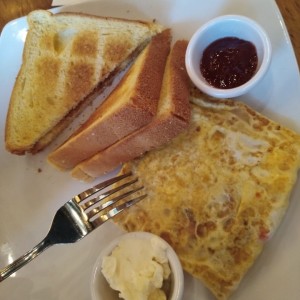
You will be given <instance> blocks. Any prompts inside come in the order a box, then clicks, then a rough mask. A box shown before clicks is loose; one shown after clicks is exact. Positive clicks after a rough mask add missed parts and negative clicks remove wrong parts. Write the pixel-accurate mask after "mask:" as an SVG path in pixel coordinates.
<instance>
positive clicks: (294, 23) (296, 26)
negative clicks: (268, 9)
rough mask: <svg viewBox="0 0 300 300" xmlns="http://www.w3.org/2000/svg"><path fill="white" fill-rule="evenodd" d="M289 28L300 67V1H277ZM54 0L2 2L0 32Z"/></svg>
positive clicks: (0, 4)
mask: <svg viewBox="0 0 300 300" xmlns="http://www.w3.org/2000/svg"><path fill="white" fill-rule="evenodd" d="M276 3H277V5H278V7H279V9H280V11H281V14H282V16H283V19H284V21H285V24H286V26H287V29H288V32H289V35H290V37H291V41H292V44H293V47H294V51H295V54H296V58H297V61H298V65H300V34H299V32H300V1H299V0H276ZM51 4H52V0H2V1H0V32H1V30H2V28H3V26H4V25H5V24H6V23H7V22H8V21H10V20H13V19H15V18H18V17H20V16H24V15H26V14H28V13H29V12H30V11H32V10H34V9H37V8H42V9H48V8H50V7H51Z"/></svg>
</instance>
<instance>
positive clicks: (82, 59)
mask: <svg viewBox="0 0 300 300" xmlns="http://www.w3.org/2000/svg"><path fill="white" fill-rule="evenodd" d="M28 24H29V31H28V35H27V38H26V42H25V46H24V52H23V62H22V66H21V69H20V71H19V74H18V77H17V80H16V82H15V86H14V89H13V92H12V96H11V100H10V105H9V110H8V114H7V121H6V129H5V143H6V149H7V150H8V151H10V152H12V153H15V154H24V153H25V152H36V151H38V150H41V149H43V148H44V147H45V146H46V145H47V144H49V143H50V142H51V141H52V140H53V139H54V138H55V137H56V135H57V134H59V133H60V132H61V131H62V130H63V129H64V128H65V127H66V126H67V125H68V124H69V122H70V121H72V120H73V118H74V117H76V116H77V114H78V113H79V112H80V111H81V110H82V109H83V108H84V107H85V106H86V105H87V104H88V103H90V101H91V100H92V99H93V98H95V96H96V95H97V94H98V93H99V91H101V89H102V88H103V87H104V86H105V85H106V84H108V83H109V82H110V81H111V80H112V78H113V76H115V75H116V74H117V73H118V72H120V71H121V70H123V69H124V68H125V67H126V66H127V65H128V64H129V63H130V62H131V61H132V60H133V59H134V58H135V57H136V56H137V55H138V53H139V52H140V51H141V50H142V49H143V48H144V47H145V46H146V45H147V43H148V42H149V41H150V39H151V38H152V36H154V35H156V34H157V33H158V32H161V31H162V26H161V25H158V24H155V23H147V22H142V21H131V20H125V19H116V18H102V17H96V16H91V15H85V14H79V13H58V14H52V13H50V12H48V11H43V10H37V11H34V12H32V13H30V14H29V15H28ZM56 126H58V127H57V128H55V127H56Z"/></svg>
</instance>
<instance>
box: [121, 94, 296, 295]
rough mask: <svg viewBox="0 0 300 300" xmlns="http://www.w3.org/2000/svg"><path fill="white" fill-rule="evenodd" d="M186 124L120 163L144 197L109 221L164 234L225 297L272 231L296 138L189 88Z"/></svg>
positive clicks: (286, 191) (189, 267) (291, 179)
mask: <svg viewBox="0 0 300 300" xmlns="http://www.w3.org/2000/svg"><path fill="white" fill-rule="evenodd" d="M191 102H192V104H191V105H192V116H191V123H190V126H189V128H188V130H187V131H186V132H184V133H182V134H181V135H180V136H178V137H177V138H175V139H174V140H173V141H171V142H170V143H169V144H168V146H166V147H163V148H161V149H157V150H154V151H151V152H148V153H147V154H146V155H144V156H143V157H142V158H139V159H136V160H134V161H131V162H129V163H126V164H125V165H124V166H123V168H122V170H121V172H122V173H126V172H128V171H129V170H131V171H132V172H133V173H134V174H136V175H137V176H138V177H139V180H140V181H141V182H142V183H143V185H144V186H145V188H146V190H147V193H148V197H146V198H145V199H144V200H143V201H141V202H140V203H138V204H137V205H136V206H133V207H131V208H130V209H128V210H127V211H125V212H124V213H122V214H121V215H120V216H118V217H117V218H116V219H115V221H116V222H117V224H118V225H119V226H121V227H122V228H123V229H125V230H126V231H149V232H152V233H154V234H157V235H159V236H161V237H162V238H164V239H165V240H166V241H167V242H169V243H170V245H171V246H172V247H173V248H174V250H175V251H176V253H177V254H178V256H179V258H180V260H181V263H182V265H183V268H184V269H185V271H187V272H188V273H190V274H191V275H193V276H194V277H196V278H198V279H200V280H201V281H202V282H203V283H204V284H205V285H206V286H207V287H208V288H209V289H210V290H211V292H212V293H213V294H214V295H215V297H216V299H219V300H223V299H228V298H229V296H230V295H231V294H232V292H233V291H234V290H235V289H236V288H237V287H238V285H239V283H240V281H241V280H242V278H243V277H244V275H245V274H246V272H247V270H248V269H249V268H250V267H251V265H252V264H253V263H254V261H255V259H256V258H257V257H258V255H259V254H260V253H261V251H262V249H263V246H264V244H265V242H266V241H267V240H269V239H270V238H271V237H272V235H273V234H274V232H275V230H276V228H277V227H278V225H279V224H280V222H281V221H282V218H283V216H284V214H285V212H286V210H287V207H288V204H289V195H290V192H291V190H292V188H293V185H294V183H295V181H296V179H297V171H298V168H299V167H300V136H299V135H298V134H296V133H295V132H293V131H291V130H289V129H287V128H285V127H283V126H281V125H279V124H277V123H275V122H273V121H271V120H269V119H268V118H266V117H265V116H263V115H261V114H260V113H258V112H256V111H254V110H252V109H251V108H250V107H248V106H247V105H245V104H243V103H241V102H238V101H236V100H215V99H211V98H208V97H207V96H204V95H202V94H200V93H199V92H198V91H196V90H194V91H193V92H192V96H191Z"/></svg>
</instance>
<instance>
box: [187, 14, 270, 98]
mask: <svg viewBox="0 0 300 300" xmlns="http://www.w3.org/2000/svg"><path fill="white" fill-rule="evenodd" d="M224 37H237V38H239V39H243V40H247V41H249V42H251V43H252V44H254V46H255V47H256V51H257V56H258V64H257V70H256V73H255V74H254V76H253V77H252V78H251V79H250V80H249V81H247V82H246V83H244V84H243V85H240V86H238V87H235V88H231V89H219V88H215V87H213V86H212V85H210V84H209V83H208V82H207V81H206V80H205V79H204V77H203V76H202V74H201V71H200V61H201V58H202V54H203V51H204V50H205V49H206V48H207V47H208V46H209V45H210V44H211V43H212V42H214V41H215V40H217V39H220V38H224ZM271 53H272V47H271V42H270V39H269V37H268V35H267V33H266V32H265V30H264V29H263V28H262V27H261V26H260V25H259V24H258V23H257V22H255V21H254V20H252V19H249V18H248V17H245V16H239V15H225V16H220V17H217V18H214V19H212V20H210V21H209V22H207V23H206V24H204V25H203V26H201V27H200V28H199V29H198V30H197V31H196V32H195V33H194V35H193V36H192V38H191V40H190V42H189V44H188V47H187V51H186V57H185V63H186V68H187V72H188V74H189V76H190V78H191V80H192V82H193V83H194V84H195V85H196V86H197V87H198V88H199V89H200V90H201V91H203V92H204V93H206V94H208V95H210V96H213V97H217V98H231V97H237V96H240V95H242V94H245V93H247V92H248V91H249V90H250V89H252V88H253V87H254V86H255V85H256V84H257V83H258V82H259V81H260V80H261V79H262V78H263V76H264V75H265V73H266V72H267V70H268V67H269V65H270V61H271Z"/></svg>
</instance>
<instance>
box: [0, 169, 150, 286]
mask: <svg viewBox="0 0 300 300" xmlns="http://www.w3.org/2000/svg"><path fill="white" fill-rule="evenodd" d="M131 175H132V174H131V173H127V174H124V175H120V176H117V177H115V178H112V179H109V180H107V181H104V182H102V183H100V184H98V185H96V186H94V187H92V188H89V189H87V190H86V191H84V192H82V193H80V194H78V195H76V196H74V197H73V198H72V199H71V200H69V201H68V202H67V203H65V204H64V205H63V206H62V207H61V208H60V209H59V210H58V211H57V212H56V214H55V216H54V219H53V222H52V225H51V228H50V230H49V233H48V234H47V236H46V237H45V238H44V239H43V240H42V241H41V242H40V243H39V244H38V245H36V246H35V247H34V248H33V249H32V250H30V251H28V252H27V253H26V254H24V255H23V256H21V257H20V258H18V259H17V260H15V261H14V262H12V263H11V264H10V265H8V266H7V267H5V268H3V269H2V270H0V282H1V281H3V280H4V279H6V278H7V277H9V276H10V275H12V274H13V273H15V272H16V271H17V270H18V269H20V268H22V267H23V266H24V265H26V264H27V263H28V262H30V261H31V260H33V259H34V258H35V257H37V256H38V255H39V254H40V253H42V252H43V251H44V250H46V249H47V248H48V247H50V246H52V245H55V244H68V243H74V242H77V241H79V240H81V239H82V238H83V237H85V236H86V235H88V234H89V233H90V232H92V231H93V230H94V229H96V228H97V227H99V226H100V225H101V224H103V223H104V222H106V221H107V220H109V219H111V218H113V217H114V216H115V215H117V214H119V213H120V212H121V211H123V210H124V209H125V208H128V207H130V206H132V205H134V204H135V203H137V202H139V201H140V200H142V199H143V198H145V197H146V194H142V195H140V196H138V197H135V198H130V199H129V200H128V201H127V200H126V201H125V202H122V204H118V205H117V204H116V203H117V202H118V201H120V200H122V199H124V200H125V199H126V198H127V197H129V196H130V195H132V194H133V193H135V192H137V191H139V190H141V189H143V187H138V188H134V189H131V190H129V191H125V192H123V191H124V189H125V188H126V187H128V186H130V185H133V184H134V183H136V182H137V179H136V178H134V179H131V178H129V176H131ZM127 177H128V179H129V181H126V182H125V183H123V182H121V180H123V181H125V178H127ZM128 179H127V180H128ZM117 182H120V184H121V183H122V184H121V185H119V186H117V187H114V188H112V189H110V190H108V191H103V192H102V193H101V194H100V195H98V196H96V197H94V198H93V199H90V200H88V199H89V197H90V196H92V195H94V194H96V193H98V192H100V191H102V190H103V189H105V188H107V187H109V186H110V185H112V184H115V183H117ZM121 190H122V192H123V193H122V194H117V195H115V196H114V198H109V199H106V198H107V197H109V196H111V195H112V194H114V193H116V192H118V191H121ZM104 199H106V202H103V200H104ZM127 199H128V198H127ZM98 204H100V205H98ZM95 205H98V206H97V207H95ZM111 207H112V208H111Z"/></svg>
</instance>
